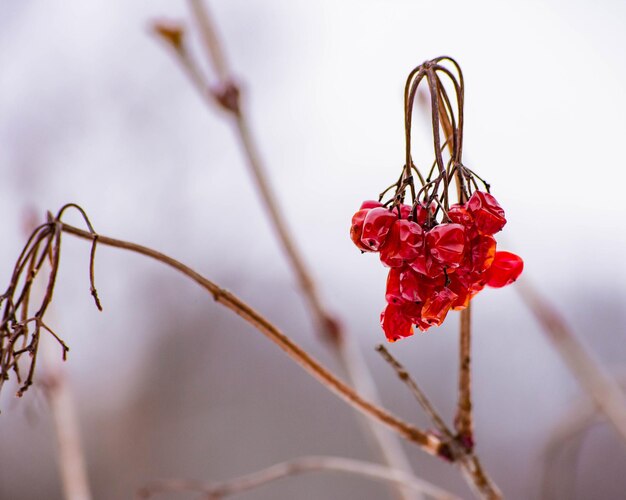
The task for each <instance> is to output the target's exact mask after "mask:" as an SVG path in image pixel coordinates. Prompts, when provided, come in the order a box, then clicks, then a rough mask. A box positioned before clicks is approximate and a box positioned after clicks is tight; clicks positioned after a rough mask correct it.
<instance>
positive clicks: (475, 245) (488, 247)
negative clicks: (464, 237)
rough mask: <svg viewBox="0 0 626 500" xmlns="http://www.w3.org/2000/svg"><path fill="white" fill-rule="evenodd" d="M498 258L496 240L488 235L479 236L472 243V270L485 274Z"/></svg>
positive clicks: (470, 255)
mask: <svg viewBox="0 0 626 500" xmlns="http://www.w3.org/2000/svg"><path fill="white" fill-rule="evenodd" d="M495 256H496V239H495V238H494V237H493V236H490V235H488V234H478V235H476V236H475V237H474V238H473V239H472V241H471V242H470V254H469V257H470V259H471V270H472V271H476V272H478V273H482V272H485V271H486V270H487V269H489V268H490V267H491V264H493V259H494V257H495Z"/></svg>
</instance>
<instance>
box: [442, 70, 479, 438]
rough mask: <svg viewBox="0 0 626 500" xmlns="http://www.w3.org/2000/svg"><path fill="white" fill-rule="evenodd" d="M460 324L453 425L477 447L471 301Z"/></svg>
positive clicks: (449, 138) (459, 182)
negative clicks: (473, 402) (457, 380)
mask: <svg viewBox="0 0 626 500" xmlns="http://www.w3.org/2000/svg"><path fill="white" fill-rule="evenodd" d="M459 77H460V78H459V80H460V82H459V83H460V93H459V95H460V96H461V97H460V99H461V103H460V105H459V109H460V110H461V111H460V113H459V115H460V117H459V122H460V125H459V126H460V127H462V120H463V114H462V109H463V106H462V101H463V75H462V74H459ZM439 91H440V92H439V95H438V99H437V103H438V105H439V117H440V119H441V126H442V128H443V130H444V133H445V137H446V144H447V145H448V149H449V150H450V154H452V153H453V151H452V145H453V138H454V128H453V127H452V123H451V122H450V118H449V116H448V112H451V110H450V111H448V110H447V108H446V102H449V101H446V99H444V97H443V95H442V94H441V87H439ZM455 180H456V187H457V195H458V198H459V203H465V202H467V199H466V198H467V197H466V196H465V192H464V190H463V182H464V181H463V176H462V175H461V170H460V169H457V174H456V176H455ZM460 316H461V317H460V324H459V384H458V387H459V395H458V400H457V410H456V416H455V418H454V427H455V429H456V432H457V434H458V435H459V436H460V437H461V438H462V440H463V442H464V444H465V446H466V447H467V448H468V449H471V448H472V447H473V446H474V417H473V408H472V363H471V362H472V304H471V302H470V303H469V304H468V305H467V308H466V309H464V310H462V311H461V314H460Z"/></svg>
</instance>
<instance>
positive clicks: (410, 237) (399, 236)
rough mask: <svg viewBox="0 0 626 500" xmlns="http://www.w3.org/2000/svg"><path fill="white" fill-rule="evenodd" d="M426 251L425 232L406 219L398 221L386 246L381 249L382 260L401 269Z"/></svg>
mask: <svg viewBox="0 0 626 500" xmlns="http://www.w3.org/2000/svg"><path fill="white" fill-rule="evenodd" d="M423 251H424V230H423V229H422V228H421V226H420V225H419V224H416V223H415V222H413V221H409V220H406V219H398V220H396V221H395V222H394V223H393V225H392V226H391V229H390V230H389V234H388V235H387V239H386V240H385V244H384V245H383V246H382V247H381V248H380V260H381V262H382V263H383V264H385V265H387V266H389V267H399V266H402V265H403V264H404V263H405V262H408V261H411V260H413V259H415V258H416V257H418V256H419V255H420V254H421V253H422V252H423Z"/></svg>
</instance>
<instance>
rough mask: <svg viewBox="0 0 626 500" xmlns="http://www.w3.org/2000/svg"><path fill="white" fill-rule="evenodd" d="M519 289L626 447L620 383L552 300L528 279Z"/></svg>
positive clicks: (625, 411) (625, 407)
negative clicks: (607, 370)
mask: <svg viewBox="0 0 626 500" xmlns="http://www.w3.org/2000/svg"><path fill="white" fill-rule="evenodd" d="M516 289H517V291H518V292H519V293H520V295H521V297H522V299H523V301H524V303H525V304H526V305H527V306H528V308H529V309H530V310H531V312H532V313H533V314H534V315H535V318H536V319H537V321H538V322H539V324H540V325H541V326H542V328H543V331H544V333H545V334H546V335H547V336H548V338H549V339H550V341H551V342H552V345H553V346H554V348H555V349H556V351H557V352H558V353H559V355H560V356H561V358H563V361H564V362H565V364H566V365H567V367H568V368H569V369H570V370H571V371H572V373H573V374H574V376H575V377H576V378H577V379H578V382H579V383H580V385H581V387H582V388H583V389H584V390H585V391H586V392H587V395H588V396H589V397H590V398H591V400H592V401H593V402H594V403H595V404H596V406H597V407H598V410H599V411H601V412H602V413H603V414H604V415H605V416H606V418H607V419H608V420H609V422H610V423H611V425H612V426H613V428H614V429H615V430H616V432H617V434H618V435H619V436H620V437H621V438H622V443H623V444H625V445H626V397H625V396H624V392H623V391H622V389H621V388H620V386H619V384H618V383H617V382H616V380H615V379H614V378H613V377H611V375H609V374H608V373H606V372H605V371H604V370H603V369H602V366H601V365H600V363H599V362H598V361H596V360H595V359H594V358H593V357H592V355H591V353H590V352H589V350H588V349H586V348H585V347H584V346H583V344H582V343H581V342H580V341H579V340H578V339H577V338H576V337H575V335H574V333H573V332H572V331H571V330H570V329H569V327H568V325H567V324H566V322H565V320H564V319H563V318H562V317H561V315H560V314H559V313H558V311H557V310H556V309H555V308H554V306H553V305H552V304H551V303H550V301H549V300H548V299H547V298H546V297H543V296H541V295H540V294H539V292H538V291H537V290H536V289H535V288H534V287H533V286H532V285H531V284H530V282H529V281H528V279H524V280H523V281H520V282H518V284H517V286H516Z"/></svg>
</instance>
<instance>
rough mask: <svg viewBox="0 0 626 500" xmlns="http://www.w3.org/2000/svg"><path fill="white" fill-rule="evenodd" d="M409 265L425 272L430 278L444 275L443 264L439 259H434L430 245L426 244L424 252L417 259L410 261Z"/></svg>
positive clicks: (417, 270)
mask: <svg viewBox="0 0 626 500" xmlns="http://www.w3.org/2000/svg"><path fill="white" fill-rule="evenodd" d="M408 265H409V267H411V269H413V270H414V271H416V272H418V273H420V274H423V275H424V276H427V277H428V278H437V277H439V276H443V265H442V264H441V263H440V262H439V261H437V260H435V259H433V257H432V256H431V254H430V250H429V248H428V245H425V249H424V252H422V253H421V254H420V255H419V256H418V257H417V258H416V259H415V260H412V261H411V262H409V263H408Z"/></svg>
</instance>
